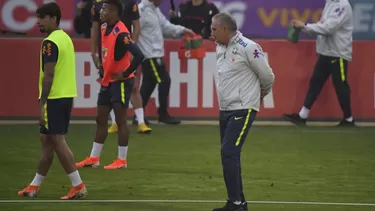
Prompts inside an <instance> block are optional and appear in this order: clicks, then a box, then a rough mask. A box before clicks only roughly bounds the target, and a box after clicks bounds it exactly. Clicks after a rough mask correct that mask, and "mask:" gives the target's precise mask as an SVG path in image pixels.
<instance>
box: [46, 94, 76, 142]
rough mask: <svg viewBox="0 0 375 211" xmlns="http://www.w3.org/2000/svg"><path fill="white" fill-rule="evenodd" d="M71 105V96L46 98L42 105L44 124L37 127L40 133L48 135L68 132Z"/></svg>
mask: <svg viewBox="0 0 375 211" xmlns="http://www.w3.org/2000/svg"><path fill="white" fill-rule="evenodd" d="M72 107H73V98H59V99H48V100H47V102H46V104H45V106H44V120H45V121H46V124H45V125H44V126H42V125H41V126H40V127H39V130H40V133H42V134H50V135H55V134H66V133H68V128H69V123H70V117H71V113H72Z"/></svg>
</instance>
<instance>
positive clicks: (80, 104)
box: [74, 52, 100, 108]
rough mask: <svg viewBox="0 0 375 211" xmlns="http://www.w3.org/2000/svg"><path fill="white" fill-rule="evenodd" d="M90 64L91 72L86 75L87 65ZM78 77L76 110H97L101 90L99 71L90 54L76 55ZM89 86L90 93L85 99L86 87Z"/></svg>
mask: <svg viewBox="0 0 375 211" xmlns="http://www.w3.org/2000/svg"><path fill="white" fill-rule="evenodd" d="M87 63H89V64H90V71H89V74H88V75H85V64H87ZM76 77H77V91H78V96H77V97H76V98H75V99H74V107H75V108H95V107H96V101H97V99H98V92H99V89H100V85H99V83H98V82H97V81H96V79H97V78H98V70H97V69H96V67H95V64H94V62H93V61H92V58H91V54H90V53H89V52H79V53H76ZM87 85H88V86H89V89H90V93H89V96H88V97H87V98H85V86H87Z"/></svg>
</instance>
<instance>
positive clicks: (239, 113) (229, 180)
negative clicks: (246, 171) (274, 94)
mask: <svg viewBox="0 0 375 211" xmlns="http://www.w3.org/2000/svg"><path fill="white" fill-rule="evenodd" d="M256 113H257V112H256V111H254V110H251V109H245V110H234V111H220V138H221V161H222V165H223V173H224V181H225V185H226V188H227V192H228V200H230V201H242V202H244V201H245V196H244V193H243V187H242V177H241V160H240V158H241V149H242V145H243V143H244V141H245V139H246V136H247V133H248V132H249V129H250V127H251V125H252V124H253V121H254V119H255V117H256Z"/></svg>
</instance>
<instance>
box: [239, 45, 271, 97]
mask: <svg viewBox="0 0 375 211" xmlns="http://www.w3.org/2000/svg"><path fill="white" fill-rule="evenodd" d="M244 50H245V55H246V57H247V60H248V65H249V69H250V70H252V71H253V72H254V73H255V74H256V75H257V76H258V79H259V82H260V88H261V98H263V97H265V96H266V95H267V94H268V93H269V92H270V91H271V89H272V85H273V83H274V81H275V74H274V73H273V71H272V68H271V67H270V65H269V64H268V61H267V58H266V56H265V55H264V52H263V50H262V48H261V47H260V45H258V44H256V43H253V44H249V45H248V46H247V47H246V48H244Z"/></svg>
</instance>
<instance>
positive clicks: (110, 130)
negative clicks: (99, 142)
mask: <svg viewBox="0 0 375 211" xmlns="http://www.w3.org/2000/svg"><path fill="white" fill-rule="evenodd" d="M117 131H118V127H117V124H112V125H111V126H110V127H109V128H108V133H117Z"/></svg>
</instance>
